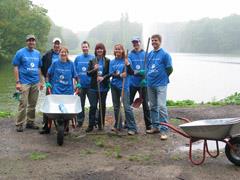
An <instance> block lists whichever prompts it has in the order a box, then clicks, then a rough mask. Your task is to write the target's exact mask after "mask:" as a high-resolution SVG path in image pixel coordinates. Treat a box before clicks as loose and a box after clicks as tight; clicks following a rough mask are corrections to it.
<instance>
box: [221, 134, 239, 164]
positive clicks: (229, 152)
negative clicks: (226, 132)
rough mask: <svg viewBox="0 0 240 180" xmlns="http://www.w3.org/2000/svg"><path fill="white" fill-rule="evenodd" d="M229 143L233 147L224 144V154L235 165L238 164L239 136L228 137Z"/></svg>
mask: <svg viewBox="0 0 240 180" xmlns="http://www.w3.org/2000/svg"><path fill="white" fill-rule="evenodd" d="M229 143H230V144H231V145H232V146H233V147H234V149H232V148H231V147H230V146H229V145H228V144H226V146H225V154H226V156H227V158H228V160H229V161H231V162H232V163H233V164H235V165H237V166H240V136H237V137H234V138H232V139H230V140H229Z"/></svg>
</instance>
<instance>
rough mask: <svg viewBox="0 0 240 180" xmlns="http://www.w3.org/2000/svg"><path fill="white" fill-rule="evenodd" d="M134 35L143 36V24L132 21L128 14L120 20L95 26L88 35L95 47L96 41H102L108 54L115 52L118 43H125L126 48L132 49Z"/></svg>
mask: <svg viewBox="0 0 240 180" xmlns="http://www.w3.org/2000/svg"><path fill="white" fill-rule="evenodd" d="M133 36H139V37H142V25H141V24H139V23H136V22H130V21H129V18H128V15H127V14H125V15H122V17H121V19H120V20H119V21H114V22H104V23H102V24H100V25H98V26H96V27H95V28H93V29H92V30H91V31H90V32H89V34H88V37H87V40H88V41H89V42H90V44H91V46H92V47H93V48H94V46H95V44H96V43H99V42H102V43H103V44H104V45H105V46H106V49H107V50H108V52H107V54H113V47H114V45H116V44H119V43H120V44H123V45H124V47H125V48H126V49H129V50H130V49H132V44H131V39H132V37H133Z"/></svg>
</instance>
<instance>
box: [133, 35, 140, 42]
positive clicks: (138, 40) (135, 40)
mask: <svg viewBox="0 0 240 180" xmlns="http://www.w3.org/2000/svg"><path fill="white" fill-rule="evenodd" d="M140 41H141V39H140V38H139V37H138V36H134V37H133V38H132V42H140Z"/></svg>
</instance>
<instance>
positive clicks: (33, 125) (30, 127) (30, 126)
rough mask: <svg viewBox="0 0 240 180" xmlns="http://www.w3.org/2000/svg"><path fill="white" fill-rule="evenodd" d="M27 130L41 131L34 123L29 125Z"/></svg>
mask: <svg viewBox="0 0 240 180" xmlns="http://www.w3.org/2000/svg"><path fill="white" fill-rule="evenodd" d="M26 128H27V129H39V127H38V126H36V124H34V123H27V124H26Z"/></svg>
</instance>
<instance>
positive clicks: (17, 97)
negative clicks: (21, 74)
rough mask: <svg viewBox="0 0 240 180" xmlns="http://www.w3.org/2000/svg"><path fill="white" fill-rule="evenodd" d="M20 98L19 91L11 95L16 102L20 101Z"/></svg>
mask: <svg viewBox="0 0 240 180" xmlns="http://www.w3.org/2000/svg"><path fill="white" fill-rule="evenodd" d="M20 96H21V92H20V91H16V92H15V93H13V98H14V99H16V100H17V101H19V100H20Z"/></svg>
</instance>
